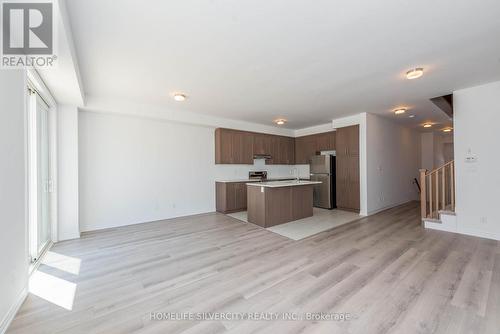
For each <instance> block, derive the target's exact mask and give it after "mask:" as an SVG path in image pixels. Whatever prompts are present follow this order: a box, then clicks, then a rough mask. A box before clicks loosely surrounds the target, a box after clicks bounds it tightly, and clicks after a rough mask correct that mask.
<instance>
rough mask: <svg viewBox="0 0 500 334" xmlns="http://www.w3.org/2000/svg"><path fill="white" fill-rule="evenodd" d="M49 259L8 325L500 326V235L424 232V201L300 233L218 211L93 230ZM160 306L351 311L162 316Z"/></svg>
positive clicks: (139, 329) (232, 328) (150, 328)
mask: <svg viewBox="0 0 500 334" xmlns="http://www.w3.org/2000/svg"><path fill="white" fill-rule="evenodd" d="M45 262H46V264H44V265H42V266H41V267H40V269H39V273H38V275H39V277H38V278H39V281H38V283H37V284H34V290H33V291H34V292H33V293H30V295H29V296H28V298H27V300H26V301H25V303H24V304H23V305H22V307H21V309H20V311H19V313H18V315H17V316H16V318H15V319H14V321H13V323H12V325H11V327H10V328H9V331H8V332H9V333H272V334H278V333H363V334H366V333H405V334H407V333H495V334H497V333H499V332H500V316H499V315H500V245H499V243H498V242H497V241H492V240H486V239H480V238H474V237H467V236H461V235H456V234H450V233H446V232H439V231H431V230H424V229H423V228H422V227H421V225H420V221H419V218H418V208H417V205H416V203H411V204H407V205H403V206H400V207H398V208H394V209H391V210H388V211H385V212H382V213H380V214H377V215H375V216H371V217H367V218H363V219H361V220H358V221H356V222H353V223H349V224H346V225H343V226H340V227H338V228H336V229H333V230H329V231H326V232H323V233H320V234H317V235H315V236H313V237H310V238H306V239H303V240H300V241H293V240H290V239H288V238H285V237H282V236H280V235H277V234H275V233H271V232H269V231H267V230H265V229H262V228H259V227H256V226H254V225H252V224H241V223H240V222H238V221H236V220H235V219H234V218H231V217H228V216H225V215H222V214H215V213H214V214H207V215H199V216H192V217H185V218H180V219H173V220H168V221H159V222H153V223H148V224H141V225H134V226H128V227H122V228H116V229H110V230H105V231H99V232H92V233H84V234H83V236H82V238H81V239H80V240H73V241H67V242H62V243H58V244H56V245H55V246H54V247H53V248H52V250H51V253H50V257H49V258H47V259H46V260H45ZM44 287H45V288H44ZM51 291H52V292H51ZM40 296H42V297H43V298H42V297H40ZM44 298H46V299H51V301H52V302H49V301H47V300H46V299H44ZM54 303H59V304H60V305H61V306H58V305H56V304H54ZM150 312H212V313H211V314H215V313H214V312H276V313H277V314H281V313H283V312H294V313H293V314H295V315H302V314H305V313H307V312H326V313H328V314H331V313H333V312H336V313H342V314H346V313H348V314H350V315H351V317H352V318H351V319H350V320H348V321H342V322H341V321H231V320H227V319H226V320H224V319H222V320H215V321H196V320H193V321H172V320H171V321H159V320H155V319H151V314H150ZM162 314H166V313H162ZM192 314H193V313H192ZM226 314H227V313H226ZM265 314H267V313H265Z"/></svg>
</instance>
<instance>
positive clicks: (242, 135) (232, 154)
mask: <svg viewBox="0 0 500 334" xmlns="http://www.w3.org/2000/svg"><path fill="white" fill-rule="evenodd" d="M254 155H269V156H271V159H268V160H266V164H272V165H293V164H295V140H294V138H291V137H285V136H276V135H269V134H264V133H255V132H248V131H239V130H232V129H223V128H218V129H216V130H215V163H216V164H248V165H251V164H253V158H254Z"/></svg>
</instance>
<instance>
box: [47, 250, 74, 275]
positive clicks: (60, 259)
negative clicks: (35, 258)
mask: <svg viewBox="0 0 500 334" xmlns="http://www.w3.org/2000/svg"><path fill="white" fill-rule="evenodd" d="M42 263H43V264H44V265H46V266H49V267H52V268H56V269H59V270H62V271H65V272H67V273H70V274H73V275H78V274H79V273H80V266H81V263H82V260H80V259H78V258H76V257H71V256H67V255H63V254H59V253H55V252H52V251H48V252H47V253H46V254H45V256H44V257H43V259H42Z"/></svg>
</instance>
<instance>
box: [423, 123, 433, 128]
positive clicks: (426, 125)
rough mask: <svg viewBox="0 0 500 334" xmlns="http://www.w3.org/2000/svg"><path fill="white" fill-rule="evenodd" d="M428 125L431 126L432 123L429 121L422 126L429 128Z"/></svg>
mask: <svg viewBox="0 0 500 334" xmlns="http://www.w3.org/2000/svg"><path fill="white" fill-rule="evenodd" d="M430 127H432V124H431V123H425V124H424V128H430Z"/></svg>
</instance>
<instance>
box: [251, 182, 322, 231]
mask: <svg viewBox="0 0 500 334" xmlns="http://www.w3.org/2000/svg"><path fill="white" fill-rule="evenodd" d="M319 183H321V182H319V181H302V180H301V181H273V182H260V183H247V210H248V218H247V219H248V222H250V223H253V224H256V225H259V226H262V227H266V228H267V227H271V226H275V225H279V224H284V223H288V222H291V221H294V220H298V219H302V218H306V217H311V216H312V215H313V187H314V185H315V184H319Z"/></svg>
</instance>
